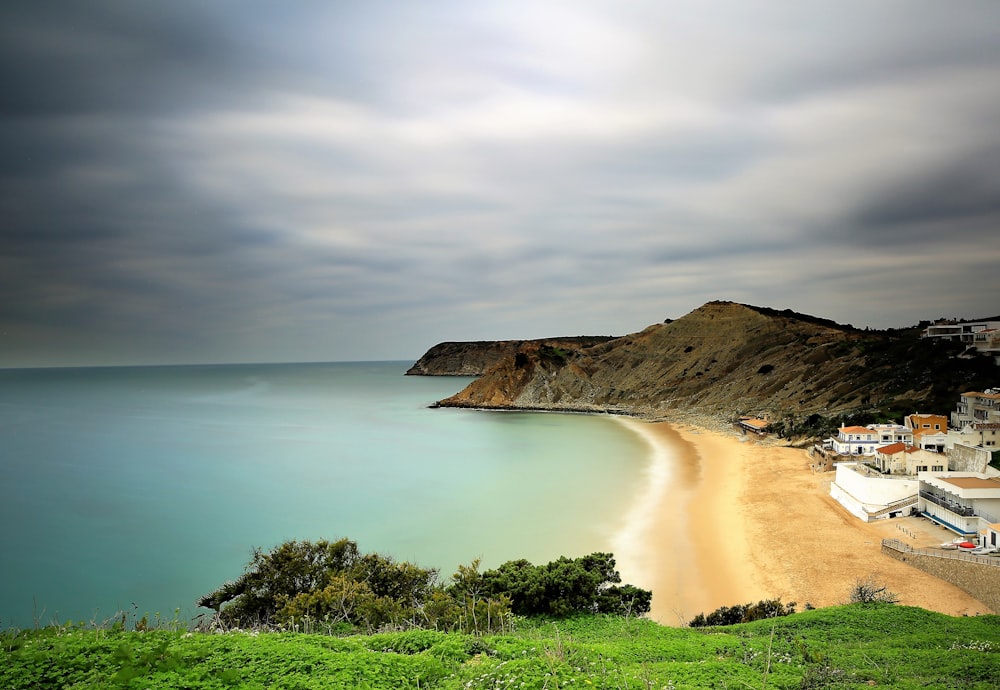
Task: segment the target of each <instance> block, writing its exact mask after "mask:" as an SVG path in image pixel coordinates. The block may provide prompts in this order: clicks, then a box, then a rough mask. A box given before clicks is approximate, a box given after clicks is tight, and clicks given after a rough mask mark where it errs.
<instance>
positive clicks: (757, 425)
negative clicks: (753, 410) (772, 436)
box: [740, 417, 771, 436]
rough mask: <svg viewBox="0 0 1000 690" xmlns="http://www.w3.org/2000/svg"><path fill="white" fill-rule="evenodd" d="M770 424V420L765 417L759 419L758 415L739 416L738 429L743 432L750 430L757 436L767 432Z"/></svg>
mask: <svg viewBox="0 0 1000 690" xmlns="http://www.w3.org/2000/svg"><path fill="white" fill-rule="evenodd" d="M770 425H771V422H770V421H768V420H767V419H761V418H759V417H740V429H742V430H743V433H746V432H748V431H752V432H753V433H755V434H757V435H758V436H763V435H764V434H766V433H767V427H769V426H770Z"/></svg>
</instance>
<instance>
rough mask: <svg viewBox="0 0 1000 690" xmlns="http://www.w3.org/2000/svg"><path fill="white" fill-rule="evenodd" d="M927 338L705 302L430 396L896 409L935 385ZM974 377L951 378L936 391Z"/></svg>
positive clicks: (636, 408)
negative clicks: (673, 315)
mask: <svg viewBox="0 0 1000 690" xmlns="http://www.w3.org/2000/svg"><path fill="white" fill-rule="evenodd" d="M934 347H937V345H935V344H934V343H930V342H929V341H927V340H920V339H918V338H916V336H915V334H913V333H910V334H905V335H904V334H902V333H895V332H877V333H868V332H863V331H859V330H857V329H854V328H852V327H850V326H842V325H839V324H836V323H834V322H832V321H829V320H826V319H820V318H816V317H810V316H805V315H801V314H795V313H793V312H790V311H785V312H778V311H775V310H772V309H767V308H761V307H751V306H747V305H742V304H736V303H732V302H710V303H708V304H705V305H704V306H702V307H700V308H698V309H696V310H694V311H693V312H691V313H690V314H688V315H686V316H684V317H683V318H680V319H677V320H676V321H672V322H669V323H662V324H656V325H652V326H649V327H648V328H646V329H645V330H643V331H641V332H639V333H634V334H632V335H627V336H624V337H621V338H617V339H614V340H608V341H607V342H604V343H599V344H596V345H592V346H590V347H582V348H563V347H558V346H554V345H552V344H550V343H545V342H542V341H530V342H522V343H520V344H518V345H517V347H516V349H515V350H514V351H513V352H511V353H508V354H505V355H503V356H502V357H501V358H500V359H499V360H498V361H497V362H496V363H495V364H494V365H493V366H492V367H491V368H489V369H488V370H487V371H486V372H485V373H484V374H483V375H482V376H481V377H480V378H479V379H477V380H476V381H474V382H472V383H471V384H470V385H469V386H468V387H466V388H465V389H464V390H462V391H461V392H459V393H457V394H456V395H453V396H451V397H450V398H447V399H445V400H442V401H440V403H439V404H440V405H442V406H452V407H481V408H498V409H546V410H567V411H570V410H572V411H604V412H616V413H625V414H633V415H640V416H644V417H649V418H657V417H667V416H671V412H672V411H677V410H685V411H691V410H696V411H698V412H701V413H707V414H712V415H716V416H727V417H733V416H736V415H739V414H767V415H769V416H771V417H772V418H773V419H774V418H782V417H787V416H802V415H809V414H812V413H818V414H820V415H823V416H824V417H825V416H828V415H832V414H834V413H837V412H843V411H847V410H858V409H862V408H874V407H879V406H881V407H883V408H886V407H892V406H893V405H897V406H900V409H907V408H908V407H909V406H910V405H916V404H918V403H920V402H921V401H928V400H930V399H931V398H932V397H933V396H932V393H934V392H935V391H937V392H938V393H940V392H941V391H940V390H939V389H940V388H941V385H938V380H937V378H935V376H936V374H938V373H940V371H941V370H942V368H946V367H944V364H943V361H944V360H947V359H948V355H947V353H940V352H939V353H935V352H932V351H931V350H932V349H933V348H934ZM975 379H976V377H975V376H973V375H972V374H962V375H961V376H959V375H954V376H952V378H951V379H949V380H948V381H947V382H945V384H942V385H944V387H945V388H948V391H945V392H944V393H943V396H944V397H943V398H942V399H944V400H947V399H948V395H951V394H952V393H951V392H950V391H953V390H961V389H962V388H963V387H964V386H966V385H972V384H971V383H970V382H971V381H973V380H975ZM936 386H937V387H936ZM956 399H957V398H955V397H952V398H951V399H950V400H951V402H949V403H948V405H949V406H950V405H951V404H953V401H954V400H956ZM907 411H912V409H907Z"/></svg>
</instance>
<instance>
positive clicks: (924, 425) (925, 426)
mask: <svg viewBox="0 0 1000 690" xmlns="http://www.w3.org/2000/svg"><path fill="white" fill-rule="evenodd" d="M922 426H923V428H924V429H930V428H931V425H930V424H923V425H922ZM934 428H935V429H937V424H935V425H934Z"/></svg>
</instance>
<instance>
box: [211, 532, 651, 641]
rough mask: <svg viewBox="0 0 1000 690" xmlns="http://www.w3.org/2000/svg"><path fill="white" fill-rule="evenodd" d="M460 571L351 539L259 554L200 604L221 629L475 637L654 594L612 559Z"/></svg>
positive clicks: (625, 611)
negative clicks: (626, 579) (624, 576)
mask: <svg viewBox="0 0 1000 690" xmlns="http://www.w3.org/2000/svg"><path fill="white" fill-rule="evenodd" d="M479 566H480V563H479V561H478V560H475V561H473V562H472V563H471V564H469V565H467V566H466V565H462V566H459V568H458V571H457V572H456V573H455V574H454V575H453V577H452V581H451V583H450V584H449V585H447V586H444V585H442V584H440V583H439V582H438V573H437V571H436V570H433V569H426V568H420V567H418V566H416V565H413V564H412V563H408V562H405V561H404V562H397V561H395V560H393V559H392V558H390V557H388V556H382V555H379V554H361V553H360V552H359V551H358V548H357V544H355V543H354V542H352V541H349V540H347V539H341V540H340V541H337V542H327V541H319V542H315V543H313V542H307V541H290V542H286V543H284V544H281V545H280V546H278V547H277V548H275V549H274V550H272V551H269V552H266V553H265V552H264V551H262V550H260V549H256V550H254V552H253V557H252V559H251V561H250V563H249V564H248V565H247V567H246V570H245V572H244V573H243V575H241V576H240V578H238V579H237V580H234V581H231V582H227V583H225V584H223V585H222V586H221V587H220V588H219V589H217V590H215V591H214V592H212V593H210V594H208V595H206V596H204V597H202V598H201V599H199V601H198V603H199V605H201V606H206V607H210V608H214V609H215V610H216V612H217V620H216V621H215V623H217V624H220V625H221V626H222V627H225V628H233V627H236V628H273V627H276V626H277V627H281V628H283V629H287V630H294V631H297V632H326V633H335V632H338V631H339V632H342V631H344V630H351V629H360V630H363V631H367V632H373V631H377V630H381V629H400V628H414V627H421V628H430V629H434V630H450V631H463V632H473V633H487V632H504V631H506V630H509V629H511V627H512V626H513V624H514V620H515V615H514V614H517V615H522V616H523V615H537V614H545V615H552V616H568V615H572V614H576V613H609V614H617V615H635V616H640V615H643V614H645V613H647V612H648V611H649V608H650V601H651V599H652V593H651V592H649V591H647V590H642V589H639V588H637V587H634V586H632V585H619V583H620V582H621V576H620V575H619V574H618V571H616V570H615V560H614V557H613V556H612V555H611V554H609V553H593V554H590V555H589V556H584V557H582V558H576V559H570V558H566V557H562V558H560V559H559V560H556V561H553V562H551V563H549V564H547V565H544V566H534V565H532V564H531V563H528V562H527V561H524V560H521V561H510V562H508V563H505V564H503V565H502V566H501V567H500V568H499V569H497V570H491V571H488V572H486V573H480V571H479Z"/></svg>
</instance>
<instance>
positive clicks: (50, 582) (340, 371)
mask: <svg viewBox="0 0 1000 690" xmlns="http://www.w3.org/2000/svg"><path fill="white" fill-rule="evenodd" d="M408 365H409V363H408V362H407V363H404V362H384V363H336V364H294V365H229V366H183V367H135V368H133V367H123V368H87V369H45V370H38V369H35V370H0V520H2V523H0V524H2V526H3V527H2V530H0V564H2V568H0V573H2V575H0V583H2V584H0V627H7V626H9V625H17V626H21V627H25V626H29V625H33V624H34V621H35V620H36V619H37V620H39V621H40V622H41V623H48V622H51V621H52V620H54V619H58V620H62V621H65V620H67V619H72V620H88V621H89V620H91V619H96V620H99V621H100V620H104V619H105V618H107V617H109V616H111V615H113V614H114V613H115V612H116V611H118V610H124V609H131V610H134V611H137V612H138V613H139V615H141V614H142V613H149V614H153V613H156V612H160V613H162V614H163V615H165V616H167V617H173V615H174V612H175V610H176V609H180V610H181V611H180V613H181V616H182V617H185V618H188V617H190V616H193V615H196V614H197V613H200V612H201V611H199V610H198V609H197V608H196V607H195V606H194V600H195V599H196V598H197V597H198V596H199V595H201V594H203V593H206V592H208V591H210V590H212V589H214V588H215V587H216V586H217V585H219V584H220V583H221V582H223V581H224V580H226V579H229V578H233V577H235V576H237V575H238V574H239V573H240V572H241V571H242V568H243V566H244V565H245V563H246V562H247V560H248V558H249V555H250V551H251V549H252V548H253V547H254V546H260V547H263V548H265V549H267V548H271V547H272V546H274V545H276V544H278V543H280V542H281V541H283V540H286V539H319V538H327V539H338V538H340V537H349V538H351V539H353V540H355V541H357V542H358V544H359V547H360V548H361V550H362V551H378V552H382V553H387V554H391V555H393V556H395V557H396V558H399V559H405V560H411V561H414V562H417V563H419V564H421V565H423V566H427V567H436V568H440V570H441V573H442V575H444V576H447V575H450V574H451V573H452V572H454V571H455V569H456V567H457V566H458V565H459V564H461V563H468V562H469V561H471V560H472V559H473V558H476V557H481V558H482V559H483V562H484V565H486V566H487V567H492V566H496V565H499V564H500V563H502V562H504V561H506V560H510V559H514V558H527V559H528V560H530V561H532V562H536V563H544V562H547V561H549V560H552V559H554V558H557V557H559V556H561V555H566V556H577V555H583V554H586V553H590V552H592V551H597V550H611V544H612V542H613V538H614V535H615V534H617V533H620V532H621V530H622V529H623V527H624V525H623V522H624V521H625V520H626V519H627V516H628V514H629V508H630V506H631V505H632V504H634V498H635V496H637V495H640V494H641V493H642V490H643V488H642V487H643V483H644V481H645V479H644V472H646V471H647V469H648V465H649V448H648V446H647V444H646V442H645V441H643V439H642V438H641V436H640V435H638V434H636V433H635V432H634V431H631V430H630V429H629V427H627V426H626V425H623V424H621V423H620V422H618V421H616V420H614V419H610V418H605V417H594V416H582V415H565V414H543V413H519V412H518V413H514V412H482V411H474V410H452V409H430V408H428V405H429V404H430V403H432V402H433V401H435V400H438V399H441V398H444V397H447V396H448V395H450V394H452V393H454V392H456V391H458V390H459V389H461V388H462V387H463V386H465V384H466V383H467V382H468V381H469V380H471V379H468V378H459V377H444V378H440V377H434V378H431V377H411V376H403V372H404V371H405V370H406V367H407V366H408Z"/></svg>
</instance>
